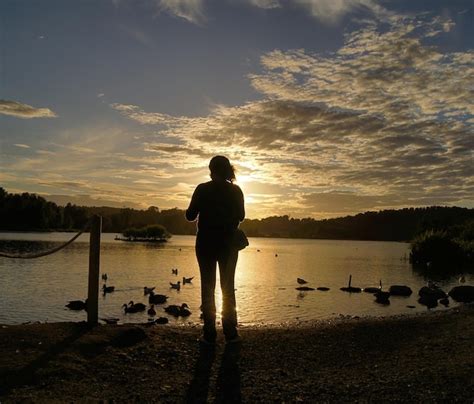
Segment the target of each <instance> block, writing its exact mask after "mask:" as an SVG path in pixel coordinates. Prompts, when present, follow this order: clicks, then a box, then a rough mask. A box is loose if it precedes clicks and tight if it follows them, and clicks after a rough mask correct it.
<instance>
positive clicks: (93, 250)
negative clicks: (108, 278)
mask: <svg viewBox="0 0 474 404" xmlns="http://www.w3.org/2000/svg"><path fill="white" fill-rule="evenodd" d="M101 231H102V217H101V216H98V215H94V216H93V217H92V222H91V229H90V242H89V289H88V293H87V323H88V324H90V325H95V324H97V323H98V321H99V272H100V233H101Z"/></svg>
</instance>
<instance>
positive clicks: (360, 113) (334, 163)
mask: <svg viewBox="0 0 474 404" xmlns="http://www.w3.org/2000/svg"><path fill="white" fill-rule="evenodd" d="M0 58H1V59H0V185H1V186H3V187H4V188H5V189H7V190H8V191H9V192H23V191H27V192H35V193H39V194H41V195H44V196H47V197H49V198H50V199H52V200H55V201H57V202H60V203H64V202H67V201H68V200H71V201H72V202H75V203H80V204H87V205H110V206H131V207H148V206H150V205H155V206H158V207H160V208H172V207H179V208H185V207H186V206H187V204H188V201H189V199H190V196H191V194H192V191H193V189H194V187H195V186H196V184H197V183H199V182H204V181H207V179H208V169H207V165H208V162H209V159H210V158H211V157H212V156H213V155H215V154H224V155H227V156H228V157H229V158H230V159H231V161H232V162H233V164H234V165H235V166H236V168H237V176H238V184H239V185H240V186H241V187H242V189H243V191H244V193H245V196H246V203H247V211H248V216H249V217H251V218H258V217H264V216H269V215H280V214H288V215H290V216H293V217H306V216H312V217H315V218H324V217H335V216H340V215H347V214H354V213H357V212H363V211H366V210H380V209H387V208H402V207H407V206H427V205H457V206H466V207H474V164H473V162H474V161H473V150H474V5H473V2H472V0H466V1H464V0H462V1H461V0H450V1H437V0H425V1H418V0H407V1H405V0H393V1H388V0H387V1H382V0H81V1H73V0H42V1H30V0H3V1H2V2H0Z"/></svg>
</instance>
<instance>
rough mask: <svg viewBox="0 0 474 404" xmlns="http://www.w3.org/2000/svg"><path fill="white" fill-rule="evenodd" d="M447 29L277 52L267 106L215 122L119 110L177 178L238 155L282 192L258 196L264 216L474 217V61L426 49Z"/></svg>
mask: <svg viewBox="0 0 474 404" xmlns="http://www.w3.org/2000/svg"><path fill="white" fill-rule="evenodd" d="M336 4H338V3H336ZM446 24H448V25H449V24H451V23H450V22H449V21H446V20H443V19H441V18H434V19H427V18H425V19H420V18H408V17H404V18H402V17H397V18H395V17H394V18H391V20H390V25H389V26H388V29H387V27H384V29H383V30H382V29H381V28H380V27H378V26H377V25H376V24H373V23H370V24H367V25H366V26H364V27H362V28H360V29H359V30H357V31H354V32H352V33H350V34H348V35H347V37H346V39H345V43H344V45H343V46H342V47H341V48H340V49H339V50H338V51H337V52H335V53H333V54H312V53H309V52H306V51H304V50H288V51H282V50H275V51H272V52H268V53H266V54H264V55H263V56H262V58H261V64H262V68H263V71H262V72H261V73H259V74H253V75H251V76H250V77H249V78H250V81H251V84H252V85H253V87H254V88H255V89H256V90H257V91H259V92H260V94H261V95H262V100H260V101H252V102H248V103H245V104H243V105H238V106H223V105H218V106H215V107H214V108H213V110H212V111H211V113H210V114H209V115H208V116H203V117H179V116H178V117H174V116H170V115H166V114H162V113H159V112H146V111H143V110H142V109H141V108H140V107H138V106H130V105H129V106H127V105H122V104H115V106H114V108H115V109H117V110H118V111H120V113H121V114H123V115H124V116H126V117H128V118H130V119H132V120H135V121H136V122H138V123H140V124H142V125H150V126H152V127H156V130H157V132H158V134H159V135H160V136H161V141H160V142H149V143H147V145H146V149H147V150H148V151H155V152H156V153H161V154H164V153H165V154H166V158H167V161H168V162H169V164H171V165H172V166H173V167H174V168H175V169H176V170H190V169H191V168H192V167H193V166H194V167H203V168H205V167H206V165H207V160H208V158H209V156H211V155H213V154H226V155H228V156H229V157H230V158H231V160H232V161H233V162H236V163H237V165H238V168H243V171H244V175H243V176H244V178H245V181H246V182H245V184H244V185H245V186H248V187H249V189H252V183H253V182H255V183H265V184H268V185H274V186H279V187H282V191H281V192H280V193H279V195H285V197H284V199H285V202H284V204H282V200H281V198H275V199H272V198H258V196H256V197H255V198H256V199H255V200H256V201H257V202H256V205H254V208H255V212H256V211H258V212H264V211H266V214H268V212H272V213H277V212H280V213H285V211H286V213H291V214H293V215H300V216H301V215H307V214H311V215H313V216H318V214H319V215H320V214H321V211H323V210H324V212H325V214H327V215H332V213H331V212H336V213H341V212H342V213H344V212H347V213H351V212H352V213H354V212H357V211H360V210H366V209H373V208H377V209H382V208H384V207H403V206H423V205H426V204H433V203H436V204H456V203H463V204H466V203H467V204H471V205H474V200H473V197H472V195H474V168H473V166H472V150H473V149H474V120H473V118H474V97H473V93H472V77H473V75H474V52H473V51H472V50H466V51H462V52H461V51H458V52H453V53H447V52H442V51H441V50H439V49H436V48H434V47H433V46H428V45H426V44H425V40H426V39H428V38H431V37H432V36H435V35H443V34H444V32H445V27H446ZM163 139H166V140H163ZM167 142H168V143H167ZM204 172H205V171H204ZM252 194H255V195H257V194H256V193H255V192H252ZM318 198H320V199H319V202H318ZM466 201H467V202H466ZM318 212H319V213H318ZM261 214H265V213H261Z"/></svg>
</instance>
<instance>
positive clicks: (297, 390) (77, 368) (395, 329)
mask: <svg viewBox="0 0 474 404" xmlns="http://www.w3.org/2000/svg"><path fill="white" fill-rule="evenodd" d="M473 313H474V308H473V307H467V306H465V307H462V308H459V309H452V310H449V311H444V312H432V313H430V312H427V313H426V314H422V315H413V316H401V317H391V318H367V319H363V318H361V319H358V318H339V319H335V320H331V321H324V322H317V323H311V324H304V325H297V326H280V327H276V328H275V327H273V328H266V327H259V328H250V327H248V328H242V329H241V335H242V337H243V342H242V344H240V345H239V344H234V345H227V346H226V345H225V344H224V342H223V340H222V339H219V340H218V344H217V346H216V348H215V349H212V348H203V347H200V345H199V344H198V343H197V338H198V336H199V333H200V330H199V328H197V327H182V328H177V327H171V326H167V325H165V326H160V325H154V326H146V325H124V326H112V325H106V326H105V325H101V326H98V327H95V328H92V329H90V328H88V327H87V326H86V325H85V324H83V323H51V324H30V325H18V326H0V344H1V347H2V353H1V356H0V402H1V403H4V402H5V403H7V402H19V401H25V402H69V403H71V402H84V401H87V402H96V401H100V400H104V401H105V400H107V401H111V402H225V403H227V402H291V403H293V402H337V403H341V402H465V403H472V402H473V401H474V383H473V381H474V349H473V346H474V344H473V342H474V315H473Z"/></svg>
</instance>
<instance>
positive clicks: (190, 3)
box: [157, 0, 206, 25]
mask: <svg viewBox="0 0 474 404" xmlns="http://www.w3.org/2000/svg"><path fill="white" fill-rule="evenodd" d="M157 4H158V10H159V11H160V12H166V13H168V14H171V15H174V16H176V17H179V18H183V19H185V20H186V21H188V22H192V23H194V24H197V25H202V24H203V23H204V22H206V16H205V14H204V0H158V2H157Z"/></svg>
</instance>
